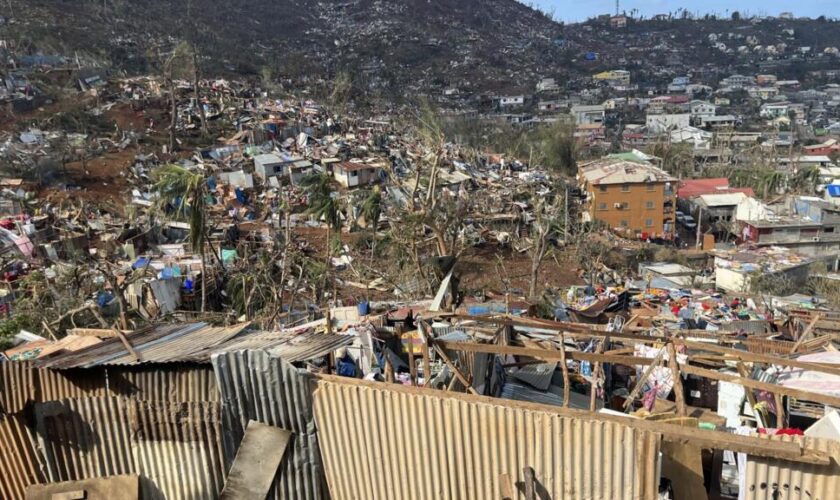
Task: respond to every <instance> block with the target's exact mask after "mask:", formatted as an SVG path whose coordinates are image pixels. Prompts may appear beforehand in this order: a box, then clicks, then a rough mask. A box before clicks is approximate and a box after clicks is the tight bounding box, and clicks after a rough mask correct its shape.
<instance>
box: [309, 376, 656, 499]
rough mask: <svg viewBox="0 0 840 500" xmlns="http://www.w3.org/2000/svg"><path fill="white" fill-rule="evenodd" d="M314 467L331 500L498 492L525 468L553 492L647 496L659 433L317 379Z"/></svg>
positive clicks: (515, 406)
mask: <svg viewBox="0 0 840 500" xmlns="http://www.w3.org/2000/svg"><path fill="white" fill-rule="evenodd" d="M314 410H315V418H316V422H317V424H318V429H319V435H320V442H321V449H322V452H323V455H324V465H325V467H326V471H327V478H328V482H329V485H330V493H331V494H332V496H333V497H334V498H336V499H339V500H341V499H350V498H364V499H377V498H404V499H413V498H417V499H421V498H422V499H428V498H435V499H439V498H440V499H443V498H452V499H485V498H501V493H502V492H501V490H500V476H501V475H502V474H509V475H510V478H511V480H512V481H513V482H514V483H518V482H520V481H523V480H524V473H523V468H525V467H531V468H533V470H534V472H535V478H536V481H537V482H538V483H539V485H538V489H539V488H544V489H545V491H546V494H547V497H548V498H554V499H609V500H618V499H634V500H635V499H649V498H655V497H656V492H657V486H658V472H657V459H658V454H659V443H660V439H661V435H659V434H658V433H653V432H648V431H641V430H639V429H635V428H633V427H630V426H627V425H623V424H620V423H617V422H612V421H602V420H596V419H595V418H591V419H590V418H579V417H575V416H571V414H570V413H566V414H565V415H564V414H561V412H560V411H557V410H553V409H551V408H550V407H544V406H538V405H525V404H523V403H513V402H510V401H500V400H492V399H489V398H482V397H474V396H473V397H471V396H465V395H450V394H445V393H442V392H438V391H433V390H428V389H418V388H407V387H397V386H386V385H385V384H374V383H364V382H358V381H352V382H346V381H342V380H340V379H338V378H337V377H329V378H328V379H325V380H322V381H319V382H318V389H317V391H316V392H315V406H314Z"/></svg>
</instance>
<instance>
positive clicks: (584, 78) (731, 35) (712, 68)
mask: <svg viewBox="0 0 840 500" xmlns="http://www.w3.org/2000/svg"><path fill="white" fill-rule="evenodd" d="M0 14H2V15H5V16H6V19H7V22H5V23H4V24H3V25H0V39H3V40H7V41H10V42H11V43H14V44H15V46H16V47H17V52H18V54H21V53H24V54H35V53H40V54H48V55H53V54H54V55H64V56H70V57H76V56H78V57H80V58H82V59H87V60H93V61H96V62H97V63H99V64H104V65H109V66H112V67H114V68H119V69H124V70H126V71H128V72H129V73H142V72H152V71H156V69H155V66H156V65H157V64H158V61H159V59H160V58H159V55H158V54H159V53H160V52H166V51H167V50H170V49H171V48H172V47H173V46H174V45H175V44H176V43H178V42H179V41H183V40H186V41H189V42H191V43H193V44H195V45H197V46H198V47H200V50H201V54H202V56H203V57H202V61H203V63H202V66H203V68H204V73H205V74H218V73H220V72H224V71H227V72H236V73H238V74H249V73H250V74H260V73H261V72H262V71H263V70H264V69H270V70H271V73H272V74H273V75H275V76H284V77H291V78H295V79H300V78H308V79H312V78H314V79H319V78H327V79H329V78H332V76H334V75H335V74H336V73H338V72H339V71H347V72H349V73H351V74H352V75H353V76H354V77H355V79H356V80H357V81H361V82H363V84H364V86H365V87H366V88H368V89H372V90H375V91H381V92H383V93H386V94H390V95H410V94H411V93H414V92H418V91H425V92H432V93H437V92H439V91H442V89H444V88H448V87H457V88H459V89H460V90H462V91H467V92H475V91H487V90H490V91H494V90H495V91H500V92H502V91H504V92H516V91H520V90H531V89H533V85H534V84H535V83H536V81H537V79H538V78H540V77H544V76H547V77H554V78H556V79H557V80H558V82H560V83H561V84H568V83H570V84H571V85H570V88H572V89H574V88H576V87H580V85H576V82H580V84H585V82H588V80H589V76H590V75H591V74H592V73H593V72H596V71H601V70H603V69H611V68H623V69H628V70H630V71H631V72H632V73H633V79H634V81H635V82H655V83H661V82H666V81H668V79H669V78H670V77H672V76H674V75H679V74H686V73H689V72H690V73H693V74H694V75H695V76H698V77H700V78H701V79H708V80H709V81H716V79H718V78H719V77H720V76H721V75H725V74H727V73H728V72H736V71H742V72H748V73H755V72H760V71H769V72H777V73H779V74H780V76H781V75H787V76H791V77H801V76H802V74H804V71H806V70H807V69H809V68H811V67H814V66H817V65H825V64H836V65H838V66H840V63H838V62H836V61H835V60H834V59H826V58H822V59H818V58H816V57H814V56H815V55H819V54H820V53H821V51H822V50H823V49H824V48H826V47H840V29H838V28H840V23H838V22H832V21H830V20H824V19H821V20H782V19H765V20H746V19H745V20H737V21H735V20H730V19H725V20H722V19H714V18H703V19H692V18H680V19H676V18H674V19H658V20H646V21H636V20H630V23H629V25H628V26H627V27H626V28H623V29H613V28H610V27H609V25H608V22H607V21H608V18H603V17H602V18H599V19H593V20H590V21H587V22H586V23H581V24H572V25H562V24H558V23H556V22H554V21H552V20H550V19H549V18H547V17H546V16H544V15H543V14H542V13H540V12H538V11H536V10H533V9H531V8H529V7H527V6H526V5H524V4H522V3H520V2H517V1H515V0H415V1H405V0H271V1H268V2H265V1H257V0H225V1H221V0H183V1H174V0H25V1H24V0H8V2H3V3H2V6H0ZM713 39H714V40H713ZM717 44H723V45H724V46H726V50H722V49H719V48H716V47H715V45H717ZM756 45H758V46H764V47H769V46H771V45H772V46H773V47H785V48H784V49H783V50H782V51H781V52H780V53H779V54H778V55H775V56H773V57H768V56H767V54H762V53H759V52H757V51H756V50H754V49H755V47H756ZM741 47H747V48H748V50H746V51H743V50H741V51H739V50H737V49H739V48H741ZM801 47H810V48H811V52H810V53H809V54H808V55H803V53H800V52H799V48H801ZM774 50H775V49H774ZM587 53H597V59H596V60H594V61H593V60H586V59H585V58H584V55H585V54H587ZM704 77H705V78H704Z"/></svg>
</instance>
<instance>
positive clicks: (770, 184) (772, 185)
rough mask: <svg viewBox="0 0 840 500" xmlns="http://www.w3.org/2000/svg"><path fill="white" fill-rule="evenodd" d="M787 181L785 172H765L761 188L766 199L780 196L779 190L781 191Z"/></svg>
mask: <svg viewBox="0 0 840 500" xmlns="http://www.w3.org/2000/svg"><path fill="white" fill-rule="evenodd" d="M786 180H787V175H786V174H785V172H782V171H780V170H775V169H774V170H768V171H766V172H764V174H763V175H762V176H761V186H762V189H763V191H764V198H765V199H766V198H767V197H768V196H770V194H778V193H779V189H781V188H782V187H783V186H784V184H785V181H786Z"/></svg>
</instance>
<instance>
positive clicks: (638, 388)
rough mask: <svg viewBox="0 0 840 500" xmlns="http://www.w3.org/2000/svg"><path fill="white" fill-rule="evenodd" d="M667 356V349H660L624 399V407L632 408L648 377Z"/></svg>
mask: <svg viewBox="0 0 840 500" xmlns="http://www.w3.org/2000/svg"><path fill="white" fill-rule="evenodd" d="M664 357H665V349H660V351H659V354H657V355H656V357H655V358H653V363H651V364H650V366H648V367H647V368H646V369H645V371H644V373H643V374H642V376H641V377H640V378H639V380H637V381H636V385H634V386H633V390H632V391H630V394H629V395H628V396H627V399H625V400H624V409H625V410H626V409H627V408H630V405H632V404H633V401H635V400H636V396H638V395H639V393H640V392H641V391H642V387H644V385H645V382H647V379H648V378H650V376H651V374H653V370H654V369H655V368H656V367H657V366H659V364H660V363H662V358H664Z"/></svg>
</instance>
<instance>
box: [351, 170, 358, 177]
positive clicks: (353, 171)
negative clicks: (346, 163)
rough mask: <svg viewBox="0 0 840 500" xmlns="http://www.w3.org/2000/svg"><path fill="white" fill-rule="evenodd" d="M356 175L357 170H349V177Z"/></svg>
mask: <svg viewBox="0 0 840 500" xmlns="http://www.w3.org/2000/svg"><path fill="white" fill-rule="evenodd" d="M358 176H359V172H358V171H356V170H351V171H350V177H358Z"/></svg>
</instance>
